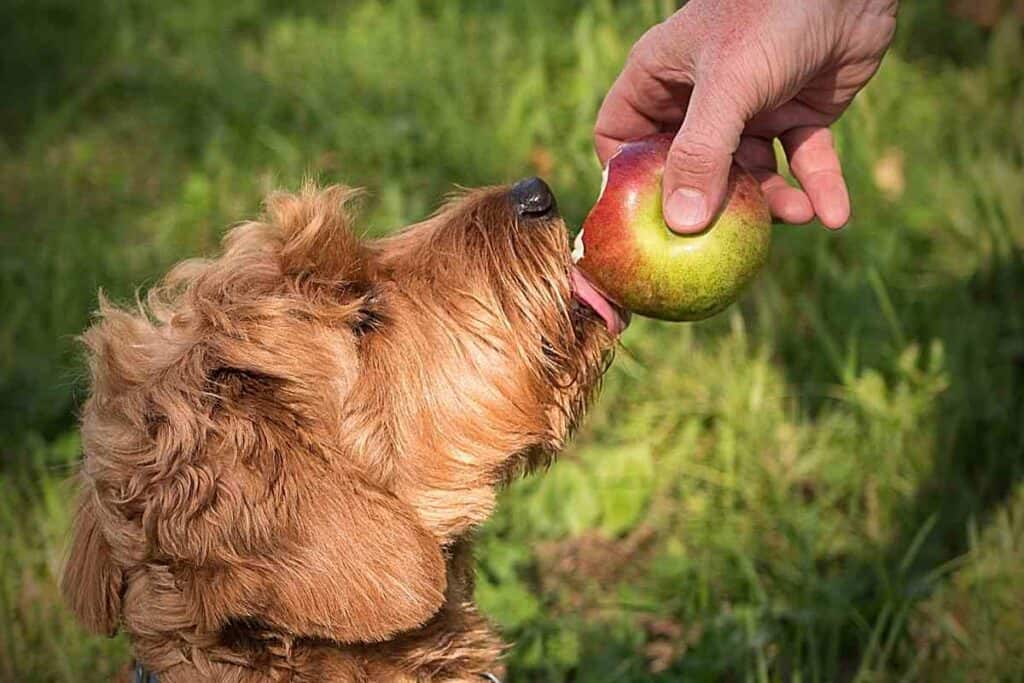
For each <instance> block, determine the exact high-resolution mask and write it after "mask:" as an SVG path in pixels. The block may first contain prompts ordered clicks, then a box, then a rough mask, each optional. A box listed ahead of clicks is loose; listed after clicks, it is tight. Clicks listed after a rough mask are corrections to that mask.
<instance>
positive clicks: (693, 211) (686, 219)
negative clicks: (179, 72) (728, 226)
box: [665, 187, 708, 232]
mask: <svg viewBox="0 0 1024 683" xmlns="http://www.w3.org/2000/svg"><path fill="white" fill-rule="evenodd" d="M707 216H708V203H707V200H706V199H705V197H704V193H703V192H701V191H700V190H695V189H693V188H692V187H681V188H679V189H678V190H676V191H675V192H673V193H672V196H671V197H669V198H668V205H667V206H666V207H665V219H666V221H668V224H669V226H670V227H672V228H674V229H676V230H679V231H683V232H685V231H686V230H687V229H690V228H696V227H699V226H701V225H703V224H704V221H705V219H706V218H707Z"/></svg>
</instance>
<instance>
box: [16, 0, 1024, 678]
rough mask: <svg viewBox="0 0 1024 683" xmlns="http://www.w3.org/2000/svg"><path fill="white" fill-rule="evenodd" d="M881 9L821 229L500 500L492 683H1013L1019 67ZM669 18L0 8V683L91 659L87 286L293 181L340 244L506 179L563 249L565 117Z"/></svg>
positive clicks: (1015, 36) (509, 5)
mask: <svg viewBox="0 0 1024 683" xmlns="http://www.w3.org/2000/svg"><path fill="white" fill-rule="evenodd" d="M549 4H550V3H549ZM905 5H906V6H905V7H904V8H903V14H902V16H901V25H900V33H899V36H898V38H897V46H896V48H895V49H894V51H893V52H892V53H891V54H890V56H889V57H888V58H887V60H886V62H885V64H884V66H883V69H882V70H881V72H880V73H879V75H878V76H877V78H876V79H875V80H874V81H873V82H872V84H871V86H870V87H869V88H868V90H867V91H866V92H865V93H864V94H863V95H862V96H861V97H860V98H859V99H858V101H857V102H856V103H855V105H854V107H853V108H852V109H851V111H850V112H849V113H848V114H847V116H846V117H845V118H844V119H843V120H842V121H841V122H840V123H839V125H838V126H837V131H836V132H837V138H838V141H839V144H840V147H841V151H842V156H843V159H844V163H845V167H846V171H847V175H848V180H849V183H850V187H851V191H852V196H853V201H854V211H855V216H854V219H853V221H852V223H851V225H850V227H849V228H848V229H847V230H845V231H843V232H841V233H839V234H827V233H826V232H825V231H824V230H821V229H820V228H817V227H807V228H790V227H780V228H777V230H776V243H775V250H774V256H773V259H772V261H771V263H770V265H769V267H768V268H767V269H766V272H765V274H764V275H763V276H762V277H761V278H760V279H759V280H758V281H757V282H756V283H755V285H754V286H753V287H752V289H751V291H750V293H749V294H748V295H747V296H746V297H745V298H744V300H743V301H742V302H741V304H740V305H738V306H735V307H733V308H732V309H731V310H729V311H728V312H726V313H724V314H722V315H721V316H719V317H718V318H716V319H714V320H711V321H708V322H706V323H701V324H697V325H668V324H660V323H653V322H648V321H638V322H637V323H636V324H635V325H634V326H633V327H632V328H631V329H630V331H629V332H627V334H626V336H625V338H624V342H623V343H624V349H623V351H622V352H621V353H620V354H619V357H618V360H617V361H616V364H615V365H614V366H613V368H612V370H611V372H610V373H609V375H608V378H607V381H606V385H605V390H604V392H603V394H602V397H601V399H600V401H599V402H598V403H597V405H596V406H595V407H594V409H593V410H592V412H591V414H590V416H589V418H588V420H587V423H586V425H585V427H584V428H583V430H582V432H581V433H580V434H579V436H578V438H577V439H576V441H575V443H574V444H573V446H572V447H571V448H570V449H569V450H568V451H567V452H566V453H565V454H564V456H563V457H562V459H561V460H560V462H559V463H558V464H556V465H555V466H554V467H553V468H552V469H551V470H550V471H549V472H548V473H547V474H546V475H544V476H542V477H536V478H532V479H529V480H526V481H523V482H519V483H517V484H515V485H514V486H512V487H511V488H510V489H509V490H508V491H507V492H505V493H504V494H503V502H502V505H501V507H500V509H499V512H498V514H497V515H496V517H495V518H494V519H493V520H492V522H491V523H490V524H488V525H487V527H486V528H485V529H483V530H482V532H481V535H480V542H479V548H478V557H479V565H480V571H479V584H480V585H479V590H478V598H479V600H480V602H481V604H482V605H483V607H484V609H485V610H486V611H487V613H488V614H490V615H491V617H492V618H493V619H494V620H495V622H497V623H498V624H499V625H500V626H501V627H502V629H503V630H504V632H505V633H506V635H507V637H508V638H509V639H510V640H513V641H514V642H515V643H516V646H515V648H514V650H513V651H512V653H511V655H510V660H509V663H510V669H511V671H510V676H509V678H510V680H513V681H547V680H552V681H556V680H576V681H588V682H589V681H644V680H665V681H669V680H672V681H675V680H709V681H713V680H744V681H747V680H749V681H801V682H803V681H834V680H856V681H859V682H867V681H904V680H906V681H914V680H954V681H961V680H962V681H993V680H1022V676H1024V673H1022V672H1024V661H1022V660H1021V652H1022V651H1024V618H1022V615H1024V611H1022V605H1024V479H1022V475H1024V304H1022V301H1024V263H1022V247H1024V192H1022V189H1024V129H1022V128H1021V126H1020V122H1021V121H1022V120H1024V73H1022V72H1021V70H1020V67H1019V65H1020V64H1021V63H1024V41H1022V36H1021V30H1020V27H1019V26H1017V25H1014V24H1012V23H1010V22H1006V23H1004V24H1003V25H1001V26H1000V27H998V28H997V29H996V30H995V31H994V32H993V33H992V34H991V35H989V34H985V33H983V32H982V31H980V30H979V29H976V28H975V27H973V26H970V25H966V24H960V23H956V22H955V21H954V20H952V19H950V18H949V17H947V16H946V15H945V14H944V12H943V9H942V8H943V6H944V3H942V2H939V1H938V0H927V1H921V2H917V3H913V4H912V3H909V2H908V3H905ZM670 9H671V6H670V4H669V3H654V2H647V3H622V4H618V3H612V2H598V3H582V2H579V3H559V4H557V5H556V6H547V7H545V6H541V5H540V4H539V3H528V2H525V0H520V1H515V0H508V1H507V2H503V3H474V2H469V1H468V0H466V1H464V2H436V3H416V2H412V1H409V0H399V1H398V2H393V3H383V2H350V3H341V4H327V3H324V4H320V3H313V2H300V3H286V2H279V1H275V0H242V1H241V2H235V3H206V2H200V1H199V0H185V1H183V2H178V3H159V4H158V3H145V2H141V1H134V2H130V1H128V0H97V2H92V3H71V2H67V1H66V0H44V1H41V2H33V3H29V2H15V3H13V5H12V7H11V12H12V16H11V19H10V20H9V21H7V22H5V23H6V24H7V26H6V27H5V28H3V29H0V31H3V32H5V33H0V38H2V39H3V44H4V45H5V48H4V50H5V55H4V59H5V69H4V70H3V71H2V72H0V85H2V86H3V91H4V92H5V95H6V98H5V99H6V102H5V104H6V105H7V106H5V107H4V108H3V109H0V311H2V314H0V315H2V316H3V318H2V320H3V324H2V326H0V453H2V458H3V464H2V465H0V610H2V613H0V680H17V681H37V680H38V681H83V680H97V681H99V680H106V679H107V678H108V677H109V675H110V674H111V672H112V671H114V670H115V669H116V668H117V667H118V666H119V665H120V664H122V663H123V662H124V661H126V659H127V649H126V645H125V643H124V642H123V640H121V639H115V640H112V641H110V640H103V639H97V638H93V637H90V636H88V635H86V634H84V633H83V632H81V631H80V630H79V629H78V628H77V627H76V626H75V625H74V623H73V621H72V620H71V618H70V617H69V615H68V614H67V613H66V612H65V611H64V610H63V608H62V607H61V605H60V599H59V596H58V594H57V591H56V578H55V577H56V575H57V572H58V567H59V564H60V558H61V554H62V544H63V540H64V535H65V533H66V529H67V526H68V519H69V515H70V509H69V505H68V499H69V489H68V487H67V485H66V483H64V478H65V477H66V475H67V473H68V472H69V471H70V468H71V466H72V463H73V462H74V460H75V459H76V458H77V440H76V436H75V435H74V406H75V405H76V401H78V400H80V399H81V394H82V389H83V377H82V370H81V365H80V362H79V359H78V350H77V348H76V346H75V344H74V340H73V336H74V334H76V333H77V332H78V331H80V330H81V329H82V328H83V327H84V326H85V325H86V324H87V322H88V316H89V313H90V310H91V309H92V308H93V307H94V304H95V300H96V292H97V289H98V287H100V286H101V285H102V286H103V287H104V288H106V289H107V290H109V291H110V292H111V293H112V294H113V295H114V296H115V297H116V298H121V299H125V298H128V297H130V296H131V295H132V292H133V290H134V288H135V287H137V286H139V285H142V286H145V285H147V284H150V283H152V282H153V281H154V280H155V278H156V277H158V276H159V274H160V273H161V272H163V271H164V270H165V269H166V268H167V267H168V266H169V265H170V264H171V263H172V262H174V261H175V260H176V259H178V258H180V257H183V256H186V255H193V254H196V253H202V252H210V251H211V250H213V249H215V247H216V244H217V241H218V239H219V236H220V234H221V233H222V231H223V229H224V228H225V227H226V226H227V225H229V224H230V223H232V222H235V221H238V220H241V219H244V218H247V217H251V216H253V215H254V214H255V213H256V212H257V211H258V207H259V200H260V197H261V196H262V195H263V194H264V193H265V192H266V191H267V190H268V189H271V188H273V187H279V186H283V187H296V186H297V185H298V184H299V183H300V182H301V180H302V179H303V177H305V176H307V175H312V176H314V177H317V178H318V179H320V180H322V181H324V182H335V181H346V182H351V183H354V184H361V185H365V186H366V187H368V188H369V189H370V191H371V199H370V201H369V203H368V206H367V212H366V215H365V222H364V225H365V228H366V230H367V231H368V232H369V233H381V232H386V231H388V230H390V229H392V228H394V227H396V226H399V225H402V224H405V223H407V222H409V221H410V220H413V219H415V218H418V217H421V216H423V215H424V214H426V213H427V212H429V211H430V209H431V207H432V206H434V205H435V204H436V202H437V201H438V199H439V198H440V197H441V196H442V195H443V194H444V193H445V192H447V191H449V190H450V189H451V188H452V187H453V186H454V185H456V184H460V185H474V184H487V183H494V182H500V181H507V180H512V179H515V178H518V177H522V176H524V175H527V174H530V173H535V172H538V171H539V172H541V173H542V174H543V175H544V176H545V177H547V178H548V179H549V180H550V181H551V183H552V185H553V186H554V187H555V189H556V192H557V193H558V196H559V202H560V205H561V206H562V208H563V213H564V214H565V215H566V216H567V217H568V219H569V220H570V221H571V222H573V223H578V222H579V220H580V219H581V218H582V216H583V215H584V214H585V212H586V209H587V207H588V205H589V203H590V202H591V201H592V199H593V197H594V196H595V195H596V191H597V186H598V184H599V172H598V167H597V164H596V161H595V160H594V158H593V155H592V152H591V150H590V127H591V126H592V124H593V119H594V115H595V112H596V110H597V107H598V105H599V103H600V100H601V97H602V96H603V94H604V92H605V89H606V88H607V86H608V85H609V84H610V82H611V80H612V79H613V78H614V76H615V75H616V73H617V70H618V68H619V67H620V66H621V63H622V60H623V58H624V56H625V54H626V52H627V51H628V49H629V46H630V45H631V43H632V41H633V40H634V39H635V38H636V37H637V36H638V35H639V34H640V33H641V32H642V31H643V30H644V28H645V27H646V26H647V25H649V24H651V23H652V22H654V21H656V20H657V19H658V18H659V17H661V16H663V15H664V14H665V13H666V12H668V11H670ZM887 169H888V177H886V175H885V172H886V170H887ZM893 177H895V178H896V179H897V182H893V180H892V178H893Z"/></svg>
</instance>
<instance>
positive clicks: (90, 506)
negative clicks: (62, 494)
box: [61, 487, 121, 635]
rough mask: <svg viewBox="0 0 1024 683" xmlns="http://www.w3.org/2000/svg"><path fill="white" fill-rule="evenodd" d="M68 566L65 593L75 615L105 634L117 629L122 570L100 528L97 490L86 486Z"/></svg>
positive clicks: (85, 623) (81, 500)
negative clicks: (96, 499)
mask: <svg viewBox="0 0 1024 683" xmlns="http://www.w3.org/2000/svg"><path fill="white" fill-rule="evenodd" d="M71 533H72V538H71V550H70V553H69V554H68V558H67V562H66V564H65V565H64V575H63V577H62V578H61V592H62V593H63V595H64V600H65V602H66V603H67V604H68V606H69V607H70V608H71V611H72V612H74V613H75V616H77V617H78V619H79V620H80V621H81V622H82V624H83V625H84V626H85V627H86V628H88V629H89V630H91V631H93V632H95V633H101V634H103V635H113V634H114V633H115V632H116V631H117V626H118V621H119V617H120V613H121V571H120V570H119V569H117V567H116V566H115V565H114V564H113V563H112V562H111V558H110V546H109V545H108V544H107V541H106V539H105V538H104V537H103V533H102V531H101V529H100V523H99V517H98V516H97V511H96V503H95V497H94V494H93V491H92V490H91V488H89V487H84V488H83V490H82V493H81V494H80V498H79V503H78V510H77V514H76V515H75V522H74V527H73V529H72V532H71Z"/></svg>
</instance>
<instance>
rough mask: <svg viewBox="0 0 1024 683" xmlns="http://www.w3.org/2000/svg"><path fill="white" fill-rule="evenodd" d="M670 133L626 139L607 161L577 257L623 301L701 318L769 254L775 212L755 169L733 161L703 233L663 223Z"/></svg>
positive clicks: (636, 308)
mask: <svg viewBox="0 0 1024 683" xmlns="http://www.w3.org/2000/svg"><path fill="white" fill-rule="evenodd" d="M671 144H672V136H671V135H652V136H650V137H646V138H642V139H640V140H636V141H633V142H627V143H625V144H623V145H622V146H621V147H619V149H618V151H617V152H616V153H615V154H614V155H613V156H612V157H611V158H610V159H609V160H608V163H607V165H606V166H605V177H604V185H603V187H602V190H601V196H600V197H598V199H597V202H596V203H595V204H594V207H593V208H592V209H591V210H590V213H589V214H588V215H587V218H586V220H585V221H584V222H583V229H582V230H581V231H580V233H579V235H577V237H576V248H575V250H574V254H573V257H574V260H576V265H577V267H578V268H579V269H580V270H582V271H583V273H584V274H585V275H586V276H587V279H588V280H590V281H591V282H592V283H593V284H594V285H595V286H596V287H597V288H598V289H599V290H601V292H602V293H603V294H605V295H606V296H607V297H608V298H609V299H611V300H612V301H614V302H615V303H617V304H619V305H620V306H622V307H624V308H626V309H628V310H629V311H632V312H634V313H638V314H640V315H644V316H648V317H651V318H659V319H662V320H675V321H683V320H690V321H693V320H702V319H704V318H708V317H710V316H712V315H714V314H715V313H718V312H719V311H721V310H722V309H724V308H726V307H727V306H729V305H730V304H731V303H733V302H734V301H735V300H736V299H737V297H738V296H739V295H740V293H741V292H742V291H743V288H744V287H745V286H746V285H747V283H749V282H750V280H751V279H753V277H754V275H756V274H757V272H758V271H759V270H760V269H761V267H762V266H763V265H764V263H765V261H766V260H767V259H768V252H769V247H770V245H771V215H770V213H769V211H768V205H767V203H766V202H765V199H764V195H762V194H761V188H760V186H759V185H758V183H757V181H756V180H755V179H754V177H753V176H752V175H750V173H748V172H747V171H746V170H744V169H743V168H741V167H739V166H737V165H735V164H733V166H732V169H731V170H730V172H729V188H728V191H727V195H726V203H725V205H724V208H723V209H722V211H721V212H720V213H719V215H718V216H717V217H716V218H715V220H714V221H713V222H712V223H711V225H710V226H709V227H708V228H707V229H706V230H704V231H703V232H700V233H697V234H694V235H679V234H676V233H674V232H672V231H671V230H669V228H668V226H667V225H666V224H665V219H664V217H663V215H662V211H661V178H662V174H663V172H664V169H665V158H666V157H667V156H668V150H669V147H670V146H671Z"/></svg>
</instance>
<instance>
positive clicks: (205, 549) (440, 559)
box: [63, 178, 623, 683]
mask: <svg viewBox="0 0 1024 683" xmlns="http://www.w3.org/2000/svg"><path fill="white" fill-rule="evenodd" d="M352 195H353V192H352V191H351V190H348V189H344V188H337V187H336V188H331V189H327V190H323V191H316V190H314V189H312V188H306V189H305V190H303V191H302V192H301V193H300V194H299V195H290V194H276V195H273V196H271V197H270V198H269V200H268V202H267V217H266V219H265V220H263V221H261V222H254V223H248V224H245V225H242V226H241V227H238V228H236V229H235V230H233V231H232V232H231V233H230V234H229V235H228V237H227V239H226V240H225V245H224V253H223V255H222V256H220V257H219V258H217V259H215V260H204V261H187V262H184V263H182V264H180V265H178V266H177V267H176V268H175V269H173V270H172V271H171V272H170V274H169V275H168V276H167V277H166V279H165V281H164V282H163V283H162V285H161V286H160V287H158V288H157V289H155V290H154V291H152V292H150V294H149V296H148V298H147V302H146V305H145V306H143V305H140V306H139V307H138V310H132V311H129V310H122V309H118V308H115V307H112V306H110V305H109V304H106V303H105V302H101V308H100V318H99V320H98V322H97V323H96V324H95V325H94V326H93V327H92V328H91V329H90V330H88V331H87V332H86V333H85V336H84V339H85V343H86V345H87V347H88V349H89V352H90V363H91V370H92V381H93V386H92V396H91V398H90V399H89V401H88V402H87V403H86V405H85V407H84V412H83V415H82V437H83V443H84V451H85V459H84V462H83V466H82V485H83V492H82V497H81V503H80V507H79V509H78V515H77V519H76V524H75V530H74V539H73V544H72V549H71V555H70V558H69V561H68V565H67V569H66V572H65V576H64V582H63V589H64V592H65V595H66V597H67V600H68V602H69V603H70V605H71V607H72V608H73V609H74V611H75V612H76V613H77V615H78V616H79V617H80V618H81V620H82V621H83V622H84V623H85V624H86V625H87V626H89V627H90V628H91V629H94V630H96V631H99V632H102V633H107V634H110V633H113V632H114V631H116V630H117V629H118V628H123V629H124V630H125V631H126V632H127V633H128V634H129V636H130V638H131V642H132V646H133V648H134V652H135V655H136V657H137V658H138V660H139V661H140V662H141V663H142V664H143V665H145V667H147V668H148V669H149V670H150V671H152V672H153V673H155V674H156V675H157V677H158V678H159V680H160V683H179V682H184V681H197V680H202V681H207V680H209V681H238V682H241V681H253V682H255V681H267V680H272V681H295V682H299V681H311V682H312V681H317V682H320V681H392V680H394V681H413V680H465V681H479V680H481V678H480V677H481V676H482V675H483V674H485V673H486V672H496V673H498V672H500V671H501V664H500V661H499V657H500V655H501V653H502V649H503V646H502V643H501V642H500V640H499V638H498V637H497V636H496V635H495V634H494V633H493V632H492V631H491V629H490V628H489V627H488V624H487V623H486V621H485V619H484V618H483V617H481V616H480V614H479V613H478V612H477V611H476V608H475V607H474V605H473V570H472V566H471V559H472V558H471V554H470V536H471V533H472V531H473V529H474V528H476V527H477V526H478V525H479V524H480V523H481V522H483V521H484V520H485V519H487V517H488V515H490V513H491V511H492V509H493V508H494V502H495V489H496V487H499V486H500V485H502V484H503V483H504V482H507V481H508V480H509V479H510V478H511V477H513V476H514V475H516V474H518V473H522V472H525V471H529V470H531V469H533V468H535V467H537V466H538V465H542V464H545V463H547V462H549V460H550V458H551V457H552V456H553V455H554V454H555V453H556V452H557V451H558V450H559V449H560V448H561V447H562V445H563V444H564V443H565V440H566V437H567V435H568V434H569V433H570V432H571V431H572V429H573V427H574V425H575V424H576V423H577V421H578V420H579V419H580V417H581V415H582V414H583V411H584V408H585V405H586V403H587V400H588V398H589V396H590V395H591V394H592V392H593V390H594V389H595V387H596V385H597V383H598V381H599V379H600V377H601V374H602V372H603V371H604V369H605V368H606V367H607V362H608V360H609V358H610V350H611V348H612V345H613V341H614V336H615V334H617V333H618V332H619V331H621V328H622V326H623V320H622V319H621V317H619V315H618V312H617V311H616V310H615V309H613V308H612V307H610V305H609V304H608V303H607V302H606V301H604V300H603V299H602V298H600V297H599V295H597V294H596V293H595V292H594V290H593V288H592V287H589V285H588V284H587V283H586V281H585V280H584V279H582V278H581V276H580V275H579V274H578V273H577V272H576V271H575V270H574V269H573V267H572V263H571V259H570V252H569V246H568V239H567V235H566V228H565V225H564V223H563V222H562V220H561V219H560V218H559V217H558V215H557V212H556V210H555V206H554V199H553V197H552V196H551V194H550V191H549V190H548V188H547V186H546V185H545V184H544V183H543V182H542V181H540V180H537V179H535V178H533V179H529V180H526V181H522V182H520V183H518V184H517V185H515V186H514V187H512V188H511V189H510V188H508V187H495V188H486V189H480V190H475V191H471V192H468V193H466V194H465V195H463V196H461V197H458V198H456V199H454V200H452V201H451V202H449V203H448V204H447V205H446V206H445V207H444V208H443V209H442V210H441V211H440V212H439V213H438V214H437V215H435V216H434V217H432V218H430V219H429V220H427V221H424V222H422V223H419V224H416V225H413V226H410V227H409V228H407V229H405V230H403V231H401V232H399V233H398V234H395V235H393V236H391V237H388V238H385V239H380V240H376V241H361V240H360V239H358V238H357V237H356V236H355V235H354V234H353V232H352V231H351V227H350V218H349V215H348V213H347V212H346V211H345V209H344V204H345V202H346V201H348V200H349V199H350V198H351V197H352ZM574 291H575V293H576V296H573V293H574ZM581 301H584V302H587V303H586V304H585V303H581ZM598 312H600V315H599V314H598Z"/></svg>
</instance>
